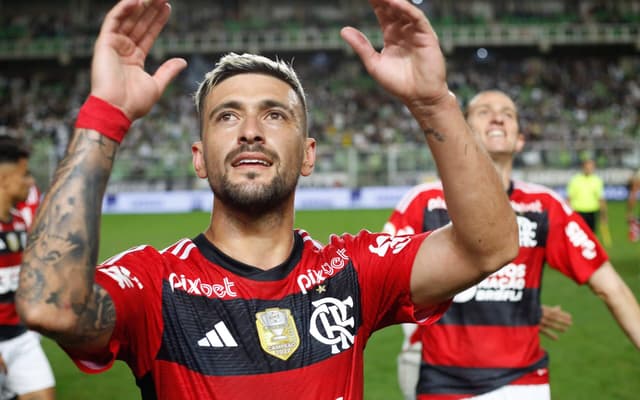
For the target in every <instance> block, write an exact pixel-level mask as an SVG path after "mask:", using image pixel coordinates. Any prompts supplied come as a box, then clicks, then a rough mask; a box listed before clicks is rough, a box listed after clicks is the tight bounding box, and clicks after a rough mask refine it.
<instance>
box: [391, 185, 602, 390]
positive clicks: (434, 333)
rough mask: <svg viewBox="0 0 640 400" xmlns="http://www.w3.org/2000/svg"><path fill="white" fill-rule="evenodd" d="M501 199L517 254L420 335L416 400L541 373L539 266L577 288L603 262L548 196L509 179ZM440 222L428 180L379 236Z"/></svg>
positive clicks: (579, 223)
mask: <svg viewBox="0 0 640 400" xmlns="http://www.w3.org/2000/svg"><path fill="white" fill-rule="evenodd" d="M509 198H510V200H511V206H512V207H513V209H514V211H515V212H516V215H517V220H518V227H519V233H520V252H519V254H518V256H517V257H516V258H515V259H514V260H513V261H512V262H511V263H509V264H508V265H505V266H504V267H503V268H502V269H500V270H499V271H497V272H495V273H494V274H492V275H491V276H489V277H487V278H486V279H485V280H483V281H482V282H480V283H479V284H477V285H476V286H474V287H471V288H469V289H467V290H465V291H463V292H461V293H459V294H458V295H456V296H455V297H454V299H453V304H452V305H451V307H450V309H449V310H448V311H447V312H446V313H445V315H444V316H443V317H442V318H441V319H440V321H439V322H438V323H437V324H435V325H433V326H431V327H429V328H422V329H421V332H420V336H419V337H420V340H421V342H422V344H423V346H422V358H423V363H422V366H421V371H420V380H419V384H418V393H419V394H420V396H419V399H431V398H433V399H435V398H438V399H441V398H444V397H442V396H443V395H456V394H467V395H473V394H480V393H485V392H488V391H491V390H494V389H496V388H498V387H501V386H504V385H506V384H509V383H511V382H514V381H516V380H517V379H518V378H520V377H522V376H524V375H526V374H529V373H531V372H535V371H538V370H540V369H543V368H546V367H547V355H546V352H545V351H544V350H543V349H542V347H541V345H540V340H539V336H538V333H539V325H538V324H539V322H540V316H541V308H540V307H541V306H540V304H541V303H540V284H541V279H542V271H543V266H544V264H545V263H547V264H548V265H549V266H550V267H551V268H554V269H557V270H558V271H560V272H561V273H563V274H564V275H566V276H567V277H569V278H571V279H572V280H573V281H575V282H576V283H578V284H583V283H585V282H586V281H587V280H588V279H589V277H590V276H591V274H593V272H595V271H596V269H598V268H599V267H600V266H601V265H602V264H603V263H604V262H605V261H606V260H607V259H608V257H607V255H606V253H605V251H604V249H603V248H602V246H601V245H600V243H599V242H598V240H597V238H596V237H595V235H594V234H593V232H592V231H591V230H590V229H589V228H588V227H587V225H586V224H585V223H584V221H583V220H582V218H581V217H580V216H579V215H578V214H577V213H575V212H573V210H571V209H570V207H569V206H568V205H567V204H566V202H565V201H564V200H563V199H562V198H560V196H559V195H557V194H556V193H555V192H553V191H551V190H550V189H548V188H546V187H544V186H540V185H536V184H530V183H524V182H520V181H514V182H512V184H511V187H510V189H509ZM476 206H477V207H486V206H487V205H484V204H478V205H476ZM448 222H449V216H448V214H447V208H446V201H445V198H444V193H443V190H442V185H441V183H440V182H433V183H426V184H423V185H419V186H416V187H415V188H413V189H412V190H411V191H410V192H409V193H407V195H406V196H405V197H404V198H403V199H402V200H401V201H400V202H399V203H398V206H397V207H396V209H395V210H394V211H393V213H392V215H391V217H390V219H389V221H388V222H387V225H385V231H386V232H389V233H392V234H413V233H416V232H426V231H432V230H434V229H438V228H439V227H441V226H443V225H445V224H447V223H448ZM429 395H432V396H433V397H431V396H429ZM436 395H438V396H436ZM445 397H446V396H445ZM447 398H449V397H447ZM451 398H453V397H451Z"/></svg>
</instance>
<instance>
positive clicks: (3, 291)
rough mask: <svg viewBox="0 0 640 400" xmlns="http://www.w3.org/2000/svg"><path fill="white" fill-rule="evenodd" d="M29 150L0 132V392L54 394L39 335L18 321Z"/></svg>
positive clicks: (29, 179) (29, 396) (24, 395)
mask: <svg viewBox="0 0 640 400" xmlns="http://www.w3.org/2000/svg"><path fill="white" fill-rule="evenodd" d="M28 164H29V150H28V149H27V148H26V147H25V146H24V145H23V143H22V142H21V141H20V140H18V139H16V138H14V137H11V136H1V137H0V355H1V356H2V359H3V360H4V364H5V366H6V368H5V369H6V373H7V375H6V379H5V381H4V384H3V385H2V395H5V392H11V393H14V394H16V395H17V396H18V399H20V400H25V399H36V398H37V399H53V398H54V397H55V380H54V377H53V373H52V371H51V367H50V366H49V361H48V360H47V357H46V356H45V354H44V352H43V350H42V347H41V346H40V336H39V335H38V334H37V333H35V332H32V331H28V330H27V327H26V326H25V325H24V324H23V323H22V322H21V321H20V318H19V317H18V313H17V312H16V305H15V293H16V289H17V288H18V273H19V270H20V263H21V262H22V257H23V251H24V247H25V243H26V241H27V228H28V224H27V222H26V221H25V219H24V218H23V216H22V214H21V213H20V212H19V211H18V210H17V209H16V208H15V207H16V205H18V204H19V203H20V202H23V201H25V200H26V199H27V197H28V194H29V189H30V187H31V186H33V184H34V180H33V177H32V176H31V173H30V172H29V166H28Z"/></svg>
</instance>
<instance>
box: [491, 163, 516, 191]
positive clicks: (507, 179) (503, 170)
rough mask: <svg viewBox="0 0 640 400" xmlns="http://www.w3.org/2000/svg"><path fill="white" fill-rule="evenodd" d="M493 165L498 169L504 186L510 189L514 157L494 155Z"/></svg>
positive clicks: (505, 188)
mask: <svg viewBox="0 0 640 400" xmlns="http://www.w3.org/2000/svg"><path fill="white" fill-rule="evenodd" d="M492 160H493V165H494V166H495V167H496V170H498V175H500V179H501V180H502V187H503V188H504V190H505V191H507V190H509V185H510V183H511V172H512V170H513V159H512V158H511V156H508V157H492Z"/></svg>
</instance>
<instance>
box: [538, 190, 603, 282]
mask: <svg viewBox="0 0 640 400" xmlns="http://www.w3.org/2000/svg"><path fill="white" fill-rule="evenodd" d="M549 213H550V216H549V220H550V221H551V224H550V226H549V236H548V239H547V246H546V259H547V262H548V264H549V265H550V266H551V267H552V268H554V269H557V270H558V271H560V272H561V273H563V274H564V275H566V276H567V277H569V278H571V279H573V280H574V281H575V282H577V283H579V284H584V283H585V282H587V281H588V280H589V278H590V277H591V275H592V274H593V273H594V272H595V271H596V270H597V269H598V268H599V267H600V266H601V265H602V264H603V263H604V262H605V261H607V260H608V258H609V257H608V256H607V253H606V251H605V250H604V248H603V247H602V245H601V244H600V242H599V241H598V238H597V237H596V235H595V234H594V233H593V231H592V230H591V229H589V227H588V226H586V224H585V222H584V220H583V219H582V218H579V216H578V215H577V214H576V213H575V212H574V211H572V210H571V209H570V208H569V207H568V206H566V205H565V206H564V207H563V205H562V204H560V203H558V204H556V205H555V206H554V207H551V208H550V209H549Z"/></svg>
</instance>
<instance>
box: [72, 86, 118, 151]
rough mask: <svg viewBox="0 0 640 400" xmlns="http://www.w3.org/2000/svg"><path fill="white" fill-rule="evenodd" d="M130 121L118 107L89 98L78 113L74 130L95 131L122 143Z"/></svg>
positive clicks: (93, 97)
mask: <svg viewBox="0 0 640 400" xmlns="http://www.w3.org/2000/svg"><path fill="white" fill-rule="evenodd" d="M130 126H131V121H130V120H129V118H127V116H126V115H125V114H124V113H123V112H122V110H120V109H119V108H118V107H116V106H114V105H112V104H110V103H107V102H106V101H104V100H102V99H100V98H98V97H95V96H89V98H87V101H85V102H84V104H83V105H82V107H80V111H79V112H78V119H77V120H76V128H84V129H91V130H94V131H97V132H98V133H100V134H101V135H104V136H106V137H108V138H110V139H113V140H115V141H116V142H118V143H120V142H122V139H123V138H124V135H125V134H126V133H127V131H128V130H129V127H130Z"/></svg>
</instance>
